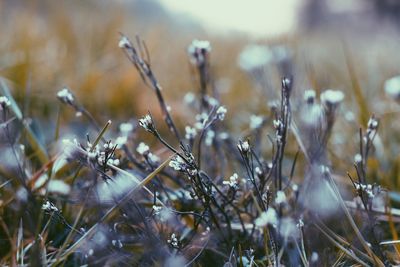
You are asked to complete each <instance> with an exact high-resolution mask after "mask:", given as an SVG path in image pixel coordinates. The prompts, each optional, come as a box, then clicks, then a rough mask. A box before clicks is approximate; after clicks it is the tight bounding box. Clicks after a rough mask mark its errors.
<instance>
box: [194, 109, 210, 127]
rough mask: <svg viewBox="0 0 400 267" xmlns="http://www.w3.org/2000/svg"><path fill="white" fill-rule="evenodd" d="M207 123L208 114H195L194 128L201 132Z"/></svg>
mask: <svg viewBox="0 0 400 267" xmlns="http://www.w3.org/2000/svg"><path fill="white" fill-rule="evenodd" d="M207 121H208V114H207V113H205V112H203V113H201V114H196V123H195V124H194V126H195V127H196V129H198V130H202V129H203V128H204V126H205V125H206V123H207Z"/></svg>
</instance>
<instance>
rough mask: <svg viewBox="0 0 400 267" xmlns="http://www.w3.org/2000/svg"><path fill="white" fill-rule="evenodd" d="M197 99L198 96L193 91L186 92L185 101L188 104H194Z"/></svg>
mask: <svg viewBox="0 0 400 267" xmlns="http://www.w3.org/2000/svg"><path fill="white" fill-rule="evenodd" d="M195 100H196V96H195V95H194V94H193V93H192V92H189V93H186V95H185V96H184V97H183V102H184V103H185V104H186V105H190V104H193V103H194V101H195Z"/></svg>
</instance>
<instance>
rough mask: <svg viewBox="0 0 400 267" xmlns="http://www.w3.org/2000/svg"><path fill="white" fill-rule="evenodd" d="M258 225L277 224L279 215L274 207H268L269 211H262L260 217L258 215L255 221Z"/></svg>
mask: <svg viewBox="0 0 400 267" xmlns="http://www.w3.org/2000/svg"><path fill="white" fill-rule="evenodd" d="M254 223H255V224H256V226H258V227H263V226H266V225H268V224H269V225H277V223H278V215H277V213H276V211H275V209H274V208H271V207H270V208H268V210H267V211H264V212H263V213H261V215H260V217H258V218H257V219H256V220H255V222H254Z"/></svg>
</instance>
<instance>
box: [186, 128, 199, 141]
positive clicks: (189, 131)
mask: <svg viewBox="0 0 400 267" xmlns="http://www.w3.org/2000/svg"><path fill="white" fill-rule="evenodd" d="M196 135H197V130H196V128H193V127H190V126H186V127H185V138H186V139H188V140H192V139H194V138H195V137H196Z"/></svg>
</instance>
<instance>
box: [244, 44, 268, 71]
mask: <svg viewBox="0 0 400 267" xmlns="http://www.w3.org/2000/svg"><path fill="white" fill-rule="evenodd" d="M272 60H273V54H272V52H271V50H270V49H269V48H268V47H266V46H261V45H249V46H247V47H246V48H245V49H244V50H243V51H242V52H241V53H240V55H239V59H238V63H239V66H240V68H241V69H243V70H245V71H252V70H254V69H257V68H261V67H263V66H265V65H268V64H269V63H270V62H271V61H272Z"/></svg>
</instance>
